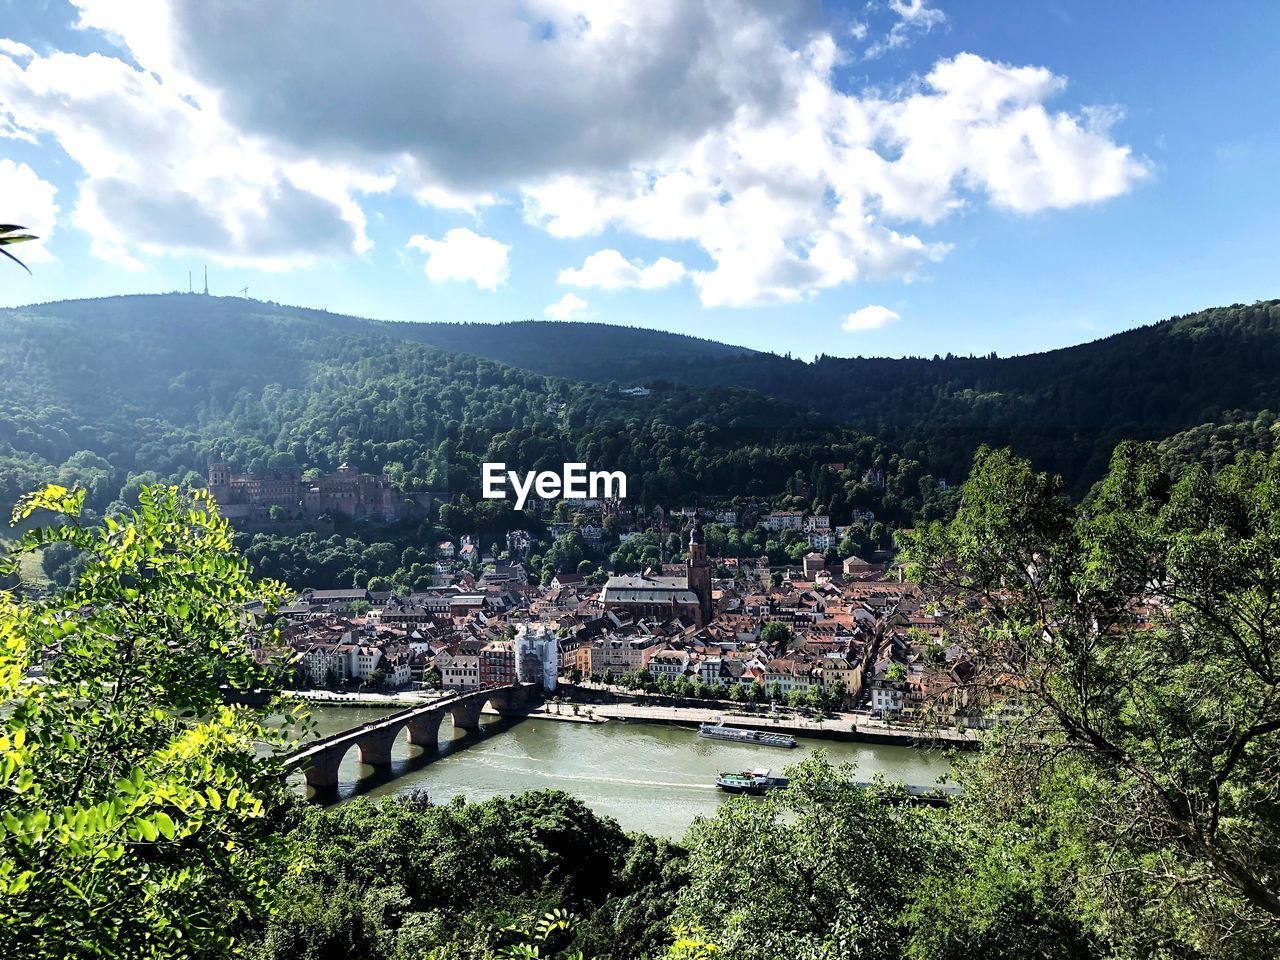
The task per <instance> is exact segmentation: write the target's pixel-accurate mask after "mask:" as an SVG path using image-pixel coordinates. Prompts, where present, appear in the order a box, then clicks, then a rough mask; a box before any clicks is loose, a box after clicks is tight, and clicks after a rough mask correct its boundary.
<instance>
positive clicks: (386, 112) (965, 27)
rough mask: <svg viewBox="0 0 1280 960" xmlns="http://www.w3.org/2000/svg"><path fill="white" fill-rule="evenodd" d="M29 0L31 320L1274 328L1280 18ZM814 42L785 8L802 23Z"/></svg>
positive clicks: (1067, 8)
mask: <svg viewBox="0 0 1280 960" xmlns="http://www.w3.org/2000/svg"><path fill="white" fill-rule="evenodd" d="M392 7H394V8H396V13H395V15H394V16H392V15H390V14H388V13H385V12H366V13H364V14H363V15H362V16H361V17H360V18H359V19H358V20H353V19H351V16H352V15H351V12H350V11H351V10H353V9H354V8H353V7H352V6H351V5H350V4H347V3H340V2H337V0H312V2H310V3H305V4H304V3H285V4H280V5H273V6H272V7H271V12H270V13H265V12H264V11H266V10H267V7H266V6H262V5H253V4H249V5H218V4H208V3H202V2H197V0H136V2H131V3H128V4H125V3H118V2H112V0H77V2H76V3H74V4H73V3H71V2H68V0H48V2H44V3H40V2H29V0H0V38H5V39H4V40H3V41H0V197H3V198H4V200H5V205H6V207H7V208H8V209H6V210H5V211H3V212H2V213H0V218H3V219H4V220H5V221H14V220H17V221H18V222H24V223H29V224H30V225H31V226H33V227H35V228H36V229H38V230H39V231H40V232H41V234H42V235H43V236H47V238H48V239H47V242H45V243H42V245H41V247H42V249H40V250H35V249H34V245H28V246H27V247H26V248H25V250H24V251H23V252H24V255H25V258H26V259H27V260H28V261H29V263H30V266H31V267H32V270H33V271H34V276H33V277H28V276H27V275H26V274H24V273H22V272H21V271H19V270H17V269H16V268H15V269H13V270H7V271H3V273H2V275H0V303H2V304H4V305H14V304H21V303H28V302H33V301H41V300H48V299H61V298H66V297H81V296H97V295H106V294H114V293H131V292H157V291H165V290H173V289H183V288H185V287H186V284H187V275H188V271H191V272H193V273H194V274H195V277H196V282H197V285H199V283H200V275H201V271H202V269H203V267H204V265H205V264H207V265H208V267H209V276H210V288H211V291H212V292H214V293H232V292H235V291H237V290H239V289H241V288H243V287H248V288H249V293H250V295H252V296H254V297H258V298H261V299H265V300H275V301H279V302H284V303H296V304H303V305H307V306H316V307H323V308H327V309H331V310H335V311H339V312H349V313H355V314H359V315H363V316H372V317H379V318H385V319H392V320H475V321H486V322H497V321H504V320H517V319H524V318H530V317H533V318H541V319H546V318H548V317H556V316H558V317H562V318H582V319H593V320H598V321H601V322H608V323H625V324H632V325H639V326H649V327H656V328H661V329H667V330H675V331H680V332H685V333H692V334H696V335H699V336H706V337H711V338H714V339H719V340H724V341H727V342H732V343H738V344H743V345H746V346H751V347H756V348H762V349H772V350H776V351H778V352H788V351H789V352H791V353H792V354H794V355H798V356H802V357H806V358H807V357H811V356H813V355H814V354H815V353H828V354H833V355H855V354H863V355H906V354H913V355H931V354H934V353H946V352H955V353H971V352H972V353H987V352H990V351H992V350H994V351H997V352H999V353H1000V354H1002V355H1007V354H1010V353H1021V352H1028V351H1034V350H1042V349H1050V348H1053V347H1058V346H1064V345H1068V344H1071V343H1077V342H1081V341H1083V340H1089V339H1093V338H1096V337H1098V336H1104V335H1106V334H1109V333H1113V332H1116V331H1118V330H1122V329H1125V328H1128V327H1131V326H1134V325H1137V324H1143V323H1149V322H1152V321H1155V320H1158V319H1162V318H1163V317H1166V316H1168V315H1170V314H1176V313H1184V312H1190V311H1193V310H1196V309H1199V308H1201V307H1205V306H1213V305H1219V304H1224V303H1231V302H1236V301H1243V302H1249V301H1252V300H1254V299H1259V298H1268V297H1274V296H1277V295H1280V294H1278V291H1277V288H1276V286H1275V284H1274V282H1273V278H1274V277H1276V276H1277V275H1278V271H1277V267H1278V266H1280V264H1278V263H1277V261H1278V260H1280V254H1277V252H1276V251H1277V245H1276V244H1275V242H1274V236H1273V235H1274V227H1273V223H1274V219H1275V211H1276V210H1277V208H1278V206H1280V205H1278V203H1277V201H1278V200H1280V178H1277V177H1276V175H1275V174H1276V170H1277V167H1278V163H1277V161H1280V132H1278V131H1280V123H1278V122H1277V121H1278V120H1280V116H1277V114H1278V113H1280V107H1277V97H1276V80H1275V77H1274V70H1273V69H1269V62H1268V55H1269V54H1270V53H1271V52H1272V48H1273V46H1274V39H1275V37H1276V36H1277V28H1278V27H1280V8H1277V7H1274V6H1273V5H1270V4H1256V3H1247V4H1246V3H1242V4H1232V3H1219V4H1215V5H1213V6H1212V7H1207V6H1205V5H1202V4H1192V3H1180V2H1160V3H1123V4H1116V3H1066V2H1063V3H1060V4H1052V3H1036V2H1032V0H1017V2H1006V3H1000V2H990V3H965V4H959V3H953V4H947V3H925V2H922V0H876V2H874V3H871V4H867V3H855V4H846V5H841V4H825V5H819V4H816V3H813V4H805V3H795V4H786V5H778V4H771V3H768V2H766V0H758V2H756V0H705V2H701V0H649V2H647V3H643V4H640V3H632V2H628V0H617V2H611V3H586V2H585V0H493V2H492V3H491V4H487V5H484V6H483V7H477V6H476V5H470V6H469V8H466V7H464V6H463V5H457V6H456V7H453V8H448V7H444V6H442V5H431V4H425V3H424V4H401V5H397V4H388V5H383V8H381V9H384V10H389V9H390V8H392ZM780 11H781V12H780Z"/></svg>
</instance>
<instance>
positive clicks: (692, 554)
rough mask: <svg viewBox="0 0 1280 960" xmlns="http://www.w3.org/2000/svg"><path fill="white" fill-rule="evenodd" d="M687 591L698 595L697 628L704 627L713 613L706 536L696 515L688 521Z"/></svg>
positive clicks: (699, 518) (700, 519)
mask: <svg viewBox="0 0 1280 960" xmlns="http://www.w3.org/2000/svg"><path fill="white" fill-rule="evenodd" d="M687 530H688V533H689V560H688V564H687V567H686V569H687V570H688V580H689V589H690V590H692V591H693V592H694V593H695V594H697V595H698V611H699V614H700V616H699V621H700V622H699V623H698V626H700V627H705V626H706V625H707V624H709V623H710V622H711V618H712V616H713V614H714V613H715V609H714V607H713V606H712V600H711V566H710V564H708V563H707V543H706V536H705V535H704V534H703V532H702V518H701V517H700V516H698V515H697V514H696V513H695V514H694V515H693V519H692V520H690V521H689V526H688V528H687Z"/></svg>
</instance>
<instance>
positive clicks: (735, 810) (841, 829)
mask: <svg viewBox="0 0 1280 960" xmlns="http://www.w3.org/2000/svg"><path fill="white" fill-rule="evenodd" d="M852 773H853V771H852V770H851V769H849V768H848V767H847V766H845V767H839V768H836V767H832V766H831V765H830V764H829V763H828V762H827V761H826V759H825V757H824V756H823V755H822V754H821V753H818V754H815V755H814V756H813V757H810V758H808V759H806V760H804V761H802V762H801V763H799V764H797V765H796V766H793V767H789V768H788V769H787V774H788V776H789V777H790V778H791V783H790V785H789V787H788V788H787V789H786V790H779V791H775V792H773V793H770V794H768V795H766V796H765V797H764V798H762V799H755V798H750V797H741V798H734V799H732V800H729V801H727V802H726V803H724V804H722V805H721V806H720V808H719V809H718V810H717V812H716V816H715V818H714V819H710V820H697V821H695V822H694V824H693V826H692V827H691V828H690V830H689V834H688V836H687V837H686V839H685V842H686V844H687V845H688V847H689V869H690V873H691V879H690V882H689V885H688V886H687V887H686V888H685V891H684V895H683V897H682V898H681V902H680V906H679V908H678V913H677V915H678V916H679V917H680V918H681V919H684V920H686V921H688V922H690V923H692V924H694V925H696V926H697V927H699V928H700V929H702V930H704V931H706V935H707V937H708V938H709V939H710V941H711V942H713V943H715V944H717V945H718V946H719V947H720V948H721V949H723V951H724V955H725V956H726V957H733V958H735V960H736V958H741V960H777V958H778V957H795V958H801V957H805V958H808V957H823V958H826V957H832V958H835V957H840V958H850V960H854V958H856V960H870V958H893V960H896V958H897V957H899V956H900V954H901V951H902V949H903V944H904V942H905V939H906V932H907V931H906V928H905V927H904V926H903V924H902V923H901V921H900V916H901V912H902V910H903V909H904V908H905V906H906V905H907V903H908V902H909V900H910V897H911V889H912V887H913V885H914V884H915V883H916V882H917V879H918V878H919V877H920V876H922V875H923V874H925V873H926V872H927V871H929V870H930V869H932V866H933V861H934V855H935V852H936V851H937V849H938V848H937V839H936V830H935V828H936V820H937V818H936V817H934V816H933V815H932V813H930V812H925V811H921V810H919V809H915V808H911V807H907V806H901V805H895V804H891V803H886V802H884V798H883V796H882V795H881V794H880V792H879V791H874V790H866V789H863V788H861V787H858V786H856V785H855V784H854V783H852V782H851V781H852V779H853V777H852Z"/></svg>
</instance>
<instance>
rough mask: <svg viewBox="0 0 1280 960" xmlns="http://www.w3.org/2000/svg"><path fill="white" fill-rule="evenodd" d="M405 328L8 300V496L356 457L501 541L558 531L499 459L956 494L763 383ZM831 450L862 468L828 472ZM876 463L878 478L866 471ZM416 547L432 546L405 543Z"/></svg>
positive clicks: (353, 551)
mask: <svg viewBox="0 0 1280 960" xmlns="http://www.w3.org/2000/svg"><path fill="white" fill-rule="evenodd" d="M393 326H394V325H389V324H382V325H379V324H373V323H372V322H369V321H362V320H358V319H353V318H348V317H339V316H335V315H331V314H326V313H322V312H318V311H308V310H299V309H293V308H285V307H277V306H274V305H271V304H263V303H257V302H255V301H248V300H241V299H233V298H212V297H205V296H193V295H176V294H175V295H167V296H151V297H124V298H108V299H103V300H85V301H71V302H65V303H56V304H48V305H43V306H33V307H26V308H20V309H11V310H5V311H0V333H2V334H3V336H2V337H0V373H2V374H3V376H0V499H2V500H3V501H4V502H5V503H10V504H11V503H12V502H14V500H16V498H18V497H19V496H21V495H22V493H24V492H25V491H27V490H30V489H32V488H34V487H35V486H38V485H39V484H41V483H44V482H48V481H56V482H59V483H63V484H68V485H69V484H73V483H77V484H81V485H83V486H85V487H86V488H87V490H88V498H87V502H86V507H87V508H88V510H89V511H90V514H91V515H92V514H93V513H103V512H106V511H109V510H113V509H118V507H119V505H120V503H122V502H125V501H128V500H131V499H132V497H133V495H134V494H136V492H137V489H138V488H139V487H140V486H141V485H142V484H143V483H147V482H154V481H168V482H181V483H187V484H189V485H197V486H198V485H201V484H202V483H203V481H204V471H205V468H206V465H207V463H208V462H209V460H210V459H212V458H213V457H215V456H224V457H226V458H227V459H228V460H230V461H231V463H232V464H233V465H234V466H236V467H238V468H239V469H241V470H244V471H248V472H258V471H262V470H266V469H284V468H290V469H300V470H304V471H306V470H319V471H329V470H332V469H334V468H336V467H337V466H338V465H339V464H341V463H344V462H345V463H349V464H350V465H351V466H353V467H357V468H359V469H361V470H365V471H369V472H374V473H381V472H383V471H385V472H386V473H387V474H389V475H390V476H391V477H392V479H393V481H394V482H396V483H397V485H399V486H400V487H401V488H403V489H417V490H421V489H427V490H432V491H436V492H439V493H447V494H449V495H450V496H451V497H452V499H453V503H452V505H451V506H450V509H449V510H448V511H447V515H446V516H443V517H440V518H436V519H437V520H438V522H439V523H440V529H441V530H443V531H445V532H448V533H451V534H454V535H457V534H460V533H463V532H469V533H477V534H479V535H480V536H481V537H482V538H483V540H482V542H483V543H484V545H486V546H487V545H488V543H489V542H490V539H500V537H501V535H502V534H504V533H505V532H506V531H507V530H508V529H511V528H513V527H517V526H520V527H529V526H530V525H533V526H534V527H535V532H536V531H537V530H538V529H540V526H539V525H538V524H537V522H536V521H530V519H529V518H527V517H525V516H524V515H522V514H515V513H514V512H513V510H512V505H511V503H510V502H509V501H492V500H490V501H485V500H482V499H480V497H479V493H480V490H479V484H480V465H481V463H482V462H485V461H503V462H506V463H507V464H508V465H509V466H510V467H511V468H512V469H519V470H521V471H526V470H555V471H557V472H558V471H559V470H560V468H561V465H562V464H563V463H565V462H568V461H580V462H585V463H587V464H589V465H590V467H591V468H592V469H609V470H622V471H624V472H625V473H626V474H627V477H628V482H629V489H628V499H629V500H630V502H631V503H632V504H633V505H635V506H637V507H649V506H653V505H658V504H660V505H663V506H665V507H671V506H673V505H676V504H677V502H680V503H683V502H688V501H689V500H690V499H697V498H698V497H716V498H740V499H741V498H759V499H760V500H761V501H762V502H764V503H766V504H767V503H768V502H770V501H771V500H773V499H775V498H776V499H779V500H781V499H782V498H785V497H790V498H791V502H790V503H789V505H791V506H796V507H808V508H812V507H814V506H818V507H821V508H822V509H824V510H830V511H831V513H832V516H833V520H834V521H835V522H837V523H839V522H843V521H845V520H847V518H848V517H850V516H851V515H852V513H853V511H855V510H859V509H862V510H867V509H870V510H872V511H874V513H875V514H876V517H877V520H878V521H879V522H881V523H882V525H884V526H885V527H887V528H890V527H892V526H895V525H903V524H909V523H912V522H914V521H915V520H916V519H917V518H919V517H921V516H924V515H934V514H937V513H939V512H940V511H941V509H942V507H941V504H942V502H943V501H944V500H945V499H946V496H945V491H943V490H942V489H940V486H939V484H938V483H937V481H936V480H935V479H934V478H933V476H932V474H931V473H930V471H929V470H928V469H927V467H926V466H925V465H924V464H923V463H922V462H921V461H920V460H918V459H917V458H912V457H909V456H905V455H903V454H901V453H900V452H899V451H897V450H895V449H894V448H892V447H891V446H889V445H886V444H884V443H882V442H881V441H879V440H878V439H876V438H874V437H870V436H867V435H865V434H862V433H860V432H858V431H857V430H855V429H853V428H850V427H846V426H842V425H839V424H836V423H833V422H832V421H830V420H828V419H826V418H824V417H823V416H821V415H820V414H818V413H815V412H813V411H810V410H805V409H804V408H802V407H799V406H796V405H793V404H790V403H787V402H785V401H779V400H776V399H773V398H770V397H766V396H764V395H763V394H760V393H756V392H752V391H748V390H743V389H739V388H728V387H726V388H714V389H707V388H700V387H693V386H688V385H676V384H668V385H666V386H663V387H658V388H655V389H654V390H653V391H652V392H651V393H650V394H648V395H646V396H631V395H627V394H624V393H622V392H620V391H619V390H618V389H617V387H616V386H610V385H607V384H598V383H579V382H573V381H568V380H563V379H557V378H552V377H547V376H543V375H540V374H536V373H531V372H529V371H526V370H521V369H517V368H515V367H512V366H507V365H504V364H500V363H496V362H493V361H490V360H485V359H481V358H477V357H474V356H468V355H463V354H456V353H447V352H445V351H442V350H440V349H438V348H436V347H432V346H428V345H425V344H421V343H417V342H414V341H412V340H405V339H403V338H400V337H395V336H390V335H388V333H387V331H388V330H390V329H392V327H393ZM825 463H839V464H843V465H844V469H843V471H841V472H840V473H836V474H828V472H827V471H825V470H818V471H816V472H815V465H816V464H825ZM872 469H875V470H877V471H879V473H877V475H876V477H877V480H876V482H875V483H864V482H863V478H864V474H865V473H866V472H867V471H869V470H872ZM881 476H883V483H881V482H880V479H879V478H880V477H881ZM435 532H436V528H433V527H431V526H430V525H425V526H423V525H421V524H416V525H413V526H412V528H406V529H403V530H399V531H385V530H371V529H368V528H367V527H362V526H357V527H355V528H348V529H339V530H337V531H336V532H335V537H336V539H333V538H329V539H327V540H325V542H324V543H319V542H318V541H317V542H312V541H314V537H313V538H312V541H307V543H305V544H304V543H303V542H302V541H301V540H299V541H298V543H297V544H293V543H292V542H291V538H290V537H284V536H272V537H267V538H265V539H264V538H262V537H259V538H258V540H255V541H251V542H248V543H245V544H242V546H244V547H245V549H246V550H247V552H248V554H249V555H250V556H251V557H252V558H253V559H254V560H255V562H257V563H259V565H260V566H259V569H260V572H261V573H262V574H264V575H274V576H283V577H285V579H288V580H290V581H295V582H298V581H305V582H309V583H314V582H315V580H313V579H312V577H315V578H317V579H319V580H320V582H325V580H327V579H328V578H334V579H335V580H337V581H342V582H346V581H347V580H349V579H353V578H355V579H358V578H360V577H370V576H383V577H385V576H391V575H394V574H397V573H400V572H403V571H406V570H408V569H409V568H410V567H412V566H413V565H415V564H416V565H419V566H421V565H423V564H427V563H429V562H430V559H431V558H430V556H429V554H423V553H422V551H424V550H427V549H429V544H430V543H431V542H432V537H433V536H434V535H435ZM300 536H301V537H304V538H305V537H308V536H311V535H309V534H302V535H300ZM294 546H298V547H305V549H301V550H299V549H293V547H294ZM411 546H414V547H415V548H416V550H417V551H418V553H415V554H413V555H406V554H405V551H406V549H409V548H410V547H411ZM372 548H376V549H372ZM303 554H306V555H307V556H306V557H303V556H302V555H303ZM290 556H294V557H298V558H299V559H298V560H297V562H288V563H286V562H285V560H286V559H287V558H288V557H290ZM417 576H418V574H412V575H408V576H406V578H405V579H406V582H412V581H413V580H414V579H416V577H417ZM329 582H333V580H330V581H329Z"/></svg>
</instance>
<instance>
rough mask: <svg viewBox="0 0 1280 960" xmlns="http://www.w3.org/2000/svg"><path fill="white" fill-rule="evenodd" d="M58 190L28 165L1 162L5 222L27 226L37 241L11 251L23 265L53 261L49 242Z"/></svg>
mask: <svg viewBox="0 0 1280 960" xmlns="http://www.w3.org/2000/svg"><path fill="white" fill-rule="evenodd" d="M57 192H58V188H57V187H55V186H54V185H53V184H52V183H49V181H47V180H42V179H40V177H39V176H38V175H37V174H36V172H35V171H34V170H32V169H31V168H30V167H29V166H27V165H26V164H25V163H14V162H13V161H12V160H0V197H4V213H3V216H4V222H5V223H11V224H15V225H17V226H21V227H26V228H27V230H28V231H29V232H30V233H31V234H32V235H33V236H35V237H38V238H39V239H38V240H32V241H28V242H27V243H24V244H22V245H20V246H15V247H14V248H13V250H12V252H13V254H14V256H16V257H18V259H20V260H22V261H23V262H24V263H42V262H48V261H50V260H52V259H53V254H52V253H51V252H50V249H49V239H50V237H51V235H52V234H53V227H54V224H55V223H56V222H57V220H58V204H57V203H56V202H55V200H54V197H55V195H56V194H57Z"/></svg>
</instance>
